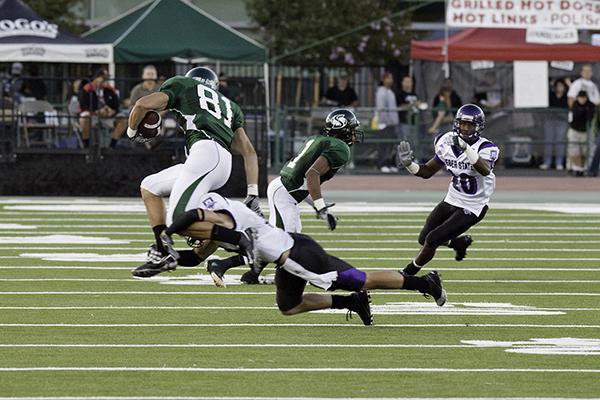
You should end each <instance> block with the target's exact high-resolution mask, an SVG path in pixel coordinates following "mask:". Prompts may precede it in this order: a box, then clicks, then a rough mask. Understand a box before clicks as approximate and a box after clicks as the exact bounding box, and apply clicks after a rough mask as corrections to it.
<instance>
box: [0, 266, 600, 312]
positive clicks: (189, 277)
mask: <svg viewBox="0 0 600 400" xmlns="http://www.w3.org/2000/svg"><path fill="white" fill-rule="evenodd" d="M440 270H441V269H440ZM195 279H197V277H194V276H180V277H179V276H178V277H165V279H164V280H147V282H153V281H154V282H165V281H173V280H195ZM142 281H144V280H143V279H134V278H129V279H127V278H123V279H116V278H114V279H111V278H0V282H129V283H131V282H142ZM444 283H533V284H546V283H553V284H569V283H600V279H585V280H574V279H548V280H517V279H444ZM0 308H1V307H0Z"/></svg>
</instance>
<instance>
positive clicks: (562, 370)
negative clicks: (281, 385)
mask: <svg viewBox="0 0 600 400" xmlns="http://www.w3.org/2000/svg"><path fill="white" fill-rule="evenodd" d="M30 371H94V372H102V371H110V372H127V371H130V372H131V371H133V372H234V373H240V372H244V373H246V372H377V373H381V372H459V373H473V372H483V373H498V372H509V373H511V372H524V373H525V372H529V373H568V374H598V373H600V369H578V368H315V367H313V368H200V367H1V368H0V372H30Z"/></svg>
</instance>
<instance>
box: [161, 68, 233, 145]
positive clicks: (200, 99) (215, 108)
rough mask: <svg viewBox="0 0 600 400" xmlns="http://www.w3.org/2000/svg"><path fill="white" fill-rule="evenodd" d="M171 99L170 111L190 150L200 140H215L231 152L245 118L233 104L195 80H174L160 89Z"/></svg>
mask: <svg viewBox="0 0 600 400" xmlns="http://www.w3.org/2000/svg"><path fill="white" fill-rule="evenodd" d="M160 91H161V92H163V93H165V94H166V95H167V96H169V103H168V104H167V108H169V109H171V110H173V111H175V112H176V113H177V122H179V124H180V125H181V127H182V128H183V131H184V133H185V143H186V146H187V148H188V149H189V148H191V147H192V145H193V144H194V143H196V142H197V141H199V140H205V139H212V140H215V141H216V142H218V143H219V144H221V145H222V146H223V147H225V148H226V149H227V150H231V141H232V140H233V133H234V132H235V130H236V129H238V128H240V127H242V126H243V124H244V114H243V113H242V110H241V109H240V106H238V105H237V104H236V103H234V102H233V101H231V100H229V99H228V98H227V97H225V96H223V95H222V94H221V93H218V92H217V91H215V90H213V89H211V88H209V87H208V86H205V85H203V84H201V83H200V82H198V81H197V80H195V79H192V78H186V77H184V76H174V77H172V78H170V79H168V80H167V81H165V83H163V84H162V86H161V87H160Z"/></svg>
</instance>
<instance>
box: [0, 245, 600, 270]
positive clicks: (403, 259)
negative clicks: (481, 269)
mask: <svg viewBox="0 0 600 400" xmlns="http://www.w3.org/2000/svg"><path fill="white" fill-rule="evenodd" d="M412 250H415V249H412ZM66 254H67V255H69V253H66ZM82 254H83V253H82ZM60 255H61V253H56V254H55V258H56V257H60ZM136 255H137V254H135V253H132V254H126V255H125V256H136ZM100 256H104V257H105V258H104V259H102V261H101V262H102V263H124V262H125V261H123V260H111V259H110V258H109V257H110V256H111V254H100ZM47 257H48V256H47V255H46V254H44V257H35V256H33V255H32V256H31V257H29V256H28V257H21V256H0V259H12V260H24V259H25V258H32V259H34V258H47ZM140 260H141V259H140ZM344 260H345V261H399V262H405V261H406V258H403V257H344ZM436 260H437V261H454V257H436ZM468 260H469V261H488V262H492V261H572V262H576V261H600V258H599V257H501V258H497V257H468ZM48 261H56V262H59V261H60V260H48ZM67 261H71V262H73V261H75V262H86V263H88V262H90V263H98V260H92V259H90V260H80V259H76V260H67ZM131 268H133V266H132V267H131Z"/></svg>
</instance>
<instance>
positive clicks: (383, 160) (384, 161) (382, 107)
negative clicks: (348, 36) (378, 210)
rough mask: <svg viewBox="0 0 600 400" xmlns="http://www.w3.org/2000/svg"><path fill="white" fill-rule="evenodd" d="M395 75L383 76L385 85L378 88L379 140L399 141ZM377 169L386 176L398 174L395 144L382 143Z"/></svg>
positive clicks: (376, 99) (376, 100)
mask: <svg viewBox="0 0 600 400" xmlns="http://www.w3.org/2000/svg"><path fill="white" fill-rule="evenodd" d="M393 86H394V75H392V73H391V72H386V73H385V74H383V84H382V85H381V86H379V87H378V88H377V93H376V96H375V116H376V120H377V124H378V127H379V128H380V129H381V130H380V133H379V135H378V136H379V139H399V136H400V124H399V123H400V120H399V119H398V104H397V103H396V94H395V93H394V91H393V90H392V87H393ZM377 153H378V158H377V168H379V170H380V171H381V172H383V173H385V174H387V173H390V172H398V168H397V167H396V163H395V161H394V157H395V154H396V151H395V146H394V144H393V143H380V144H379V145H378V149H377Z"/></svg>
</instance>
